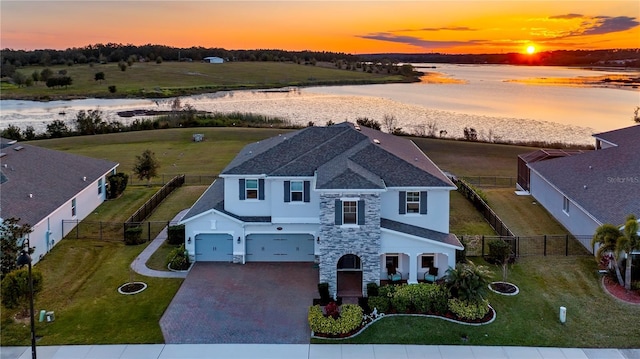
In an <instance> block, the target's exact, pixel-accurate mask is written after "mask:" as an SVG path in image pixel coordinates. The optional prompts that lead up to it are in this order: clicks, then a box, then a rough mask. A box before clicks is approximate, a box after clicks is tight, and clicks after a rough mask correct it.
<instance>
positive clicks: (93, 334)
mask: <svg viewBox="0 0 640 359" xmlns="http://www.w3.org/2000/svg"><path fill="white" fill-rule="evenodd" d="M156 191H157V188H153V187H151V188H147V187H143V186H134V187H129V188H127V190H126V191H125V193H124V195H123V196H122V197H120V198H118V199H116V200H111V201H107V202H105V203H103V204H102V205H101V206H99V207H98V208H97V210H96V211H95V213H93V214H91V215H90V216H89V218H88V219H91V220H96V219H100V220H105V221H114V222H120V223H121V222H123V221H124V220H125V219H126V218H127V217H128V216H129V215H130V214H131V213H132V212H133V211H135V210H136V209H137V208H138V207H139V206H140V205H142V204H143V203H144V202H145V201H146V200H147V199H149V198H150V197H151V196H152V195H153V193H155V192H156ZM163 204H164V203H163ZM145 246H146V244H143V245H139V246H125V245H124V243H123V242H122V241H121V240H119V241H100V240H82V239H80V240H76V239H73V238H72V236H68V238H66V239H65V240H63V241H61V242H60V243H59V244H58V245H56V246H55V247H54V248H53V250H52V251H51V252H50V253H49V254H47V255H46V257H44V259H43V260H42V261H40V262H38V263H37V264H36V266H35V268H36V269H38V270H40V271H41V272H42V273H43V275H44V289H43V291H42V293H40V294H39V295H38V296H37V297H36V303H35V304H36V310H37V311H40V310H41V309H45V310H48V311H54V312H55V316H56V320H55V322H53V323H37V327H36V333H37V334H38V336H42V339H40V340H39V342H38V343H39V344H40V345H52V344H108V343H161V342H162V341H163V337H162V332H161V331H160V326H159V319H160V316H161V315H162V313H163V312H164V310H165V309H166V307H167V306H168V305H169V303H170V301H171V299H172V298H173V296H174V295H175V293H176V291H177V290H178V288H179V287H180V284H181V283H182V280H179V279H161V278H147V277H144V278H141V277H140V276H137V275H135V276H134V280H142V281H144V282H145V283H147V284H148V286H149V287H148V288H147V289H146V290H145V291H144V292H142V293H140V294H136V295H133V296H125V295H121V294H119V293H118V292H117V289H118V287H119V286H120V285H122V284H124V283H126V282H127V281H129V278H130V275H131V272H130V269H129V265H130V264H131V262H132V261H133V259H134V258H135V257H136V256H137V255H138V254H140V252H141V251H142V250H143V249H144V248H145ZM14 313H15V311H14V310H6V309H3V310H2V316H1V318H2V328H1V329H2V337H1V339H2V343H1V344H2V345H27V344H28V342H29V329H28V326H24V325H21V324H16V323H14V321H13V320H12V317H11V316H12V315H13V314H14Z"/></svg>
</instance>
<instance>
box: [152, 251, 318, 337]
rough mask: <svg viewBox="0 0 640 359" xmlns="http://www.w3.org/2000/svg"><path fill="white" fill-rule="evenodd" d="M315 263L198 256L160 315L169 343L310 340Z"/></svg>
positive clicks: (315, 275) (315, 278)
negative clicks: (238, 261) (201, 259)
mask: <svg viewBox="0 0 640 359" xmlns="http://www.w3.org/2000/svg"><path fill="white" fill-rule="evenodd" d="M317 283H318V269H314V268H313V263H247V264H244V265H242V264H229V263H213V262H198V263H196V264H195V265H194V266H193V268H192V269H191V272H190V273H189V275H187V278H186V279H185V281H184V282H183V283H182V286H181V287H180V289H179V290H178V293H177V294H176V296H175V297H174V298H173V300H172V301H171V304H169V307H168V308H167V310H166V312H165V313H164V315H163V316H162V319H160V327H161V328H162V333H163V335H164V339H165V342H166V343H167V344H185V343H277V344H281V343H293V344H308V343H309V334H310V331H309V325H308V324H307V312H308V309H309V306H310V305H311V304H312V301H313V298H315V297H317V296H318V294H317V291H318V289H317V288H318V287H317Z"/></svg>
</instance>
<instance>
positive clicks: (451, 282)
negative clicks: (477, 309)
mask: <svg viewBox="0 0 640 359" xmlns="http://www.w3.org/2000/svg"><path fill="white" fill-rule="evenodd" d="M490 278H491V272H490V271H489V269H488V268H487V267H485V266H482V265H476V264H474V263H473V262H472V261H467V263H458V265H456V267H455V268H449V269H448V270H447V275H446V277H445V282H446V285H447V287H448V288H449V290H451V293H452V294H453V295H454V297H456V298H458V299H460V300H464V301H467V302H470V303H471V302H473V303H480V302H482V300H483V299H484V297H485V295H486V294H487V291H488V284H489V279H490Z"/></svg>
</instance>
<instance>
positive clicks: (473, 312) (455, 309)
mask: <svg viewBox="0 0 640 359" xmlns="http://www.w3.org/2000/svg"><path fill="white" fill-rule="evenodd" d="M449 310H450V311H451V312H452V313H453V314H455V315H457V316H458V317H460V318H461V319H468V320H474V319H482V318H484V316H485V315H487V313H488V312H489V301H488V300H486V299H483V300H482V301H481V302H477V303H476V302H469V301H466V300H460V299H458V298H452V299H449Z"/></svg>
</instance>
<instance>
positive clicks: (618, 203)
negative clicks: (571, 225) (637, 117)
mask: <svg viewBox="0 0 640 359" xmlns="http://www.w3.org/2000/svg"><path fill="white" fill-rule="evenodd" d="M594 136H597V137H600V138H603V139H606V140H607V141H608V142H611V143H615V144H616V145H617V146H615V147H609V148H605V149H601V150H596V151H589V152H586V153H583V154H579V155H574V156H571V157H562V158H555V159H551V160H547V161H541V162H536V163H531V164H529V167H530V168H531V169H532V170H534V171H536V172H537V173H539V174H540V175H541V176H543V177H544V178H545V179H546V180H548V181H549V182H550V183H552V184H553V185H554V186H555V187H556V188H557V189H558V190H559V191H560V192H562V193H563V194H564V195H565V196H566V197H567V198H569V199H571V200H572V201H573V202H575V203H577V204H578V205H579V206H580V207H582V208H584V209H585V210H586V211H587V212H589V213H590V214H591V215H592V216H594V217H595V218H596V219H597V220H598V221H599V222H600V223H601V224H602V223H612V224H621V223H623V222H624V219H625V218H626V217H627V215H629V214H636V215H640V141H638V139H639V138H640V125H636V126H631V127H627V128H623V129H619V130H615V131H609V132H605V133H601V134H597V135H594Z"/></svg>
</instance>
